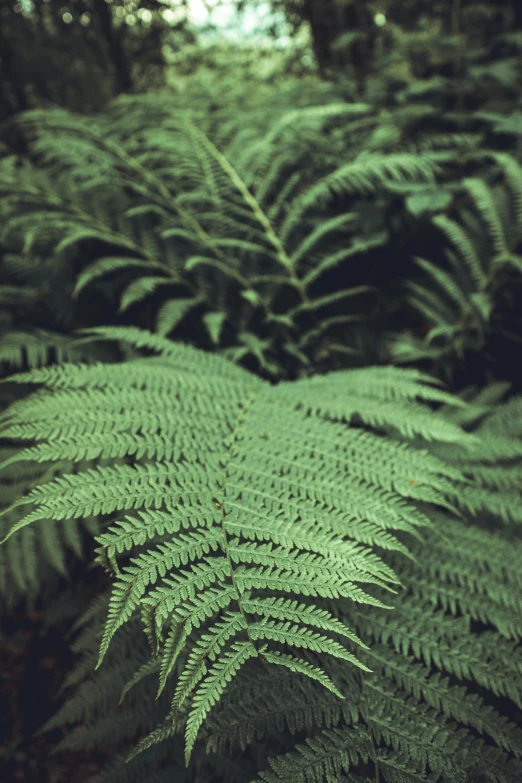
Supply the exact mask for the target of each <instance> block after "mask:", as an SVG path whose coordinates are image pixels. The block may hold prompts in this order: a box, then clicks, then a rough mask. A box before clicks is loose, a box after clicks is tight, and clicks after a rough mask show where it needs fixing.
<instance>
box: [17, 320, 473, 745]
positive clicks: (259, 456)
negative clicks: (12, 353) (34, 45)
mask: <svg viewBox="0 0 522 783" xmlns="http://www.w3.org/2000/svg"><path fill="white" fill-rule="evenodd" d="M91 333H92V335H93V337H94V338H95V339H99V338H105V339H116V338H121V339H123V340H128V341H130V343H131V344H133V345H134V346H136V347H138V346H139V347H142V348H148V349H152V350H153V351H158V352H160V356H159V357H158V358H149V359H133V360H129V361H127V362H125V363H122V364H115V365H102V364H97V365H93V366H85V365H84V366H81V365H79V366H75V365H64V366H61V367H50V368H42V369H38V370H34V371H33V372H32V373H25V374H24V373H22V374H20V375H18V376H15V377H14V378H11V379H10V381H13V380H15V381H18V382H33V383H44V384H45V386H46V387H47V388H46V389H43V390H41V391H39V392H36V393H35V394H33V395H32V396H30V397H29V398H28V399H26V400H21V401H18V402H17V403H15V404H14V405H13V406H12V407H11V408H10V409H8V411H7V412H6V413H5V414H4V416H3V424H4V434H8V435H10V436H11V437H14V436H16V437H17V438H21V439H31V440H36V441H42V442H41V443H39V444H37V445H36V446H33V447H29V448H28V449H27V450H26V451H25V452H24V456H22V457H21V459H26V458H30V459H34V458H36V459H44V457H45V459H49V460H58V459H62V458H63V455H64V454H70V453H71V452H74V451H75V450H76V453H77V454H78V455H79V454H80V453H83V452H84V450H85V448H86V446H87V445H88V454H89V457H90V458H94V456H95V455H97V456H98V458H103V459H106V458H109V459H111V458H112V459H113V458H114V455H115V454H118V455H119V456H127V457H129V456H131V455H132V454H136V450H137V447H138V435H139V437H140V438H141V437H143V433H144V431H146V429H147V427H148V426H150V425H149V424H147V420H150V424H151V425H152V421H153V420H154V424H153V425H152V429H151V430H150V432H151V436H152V435H153V434H154V437H150V439H149V440H148V445H147V450H146V452H145V451H144V449H143V448H141V449H139V454H140V457H139V458H138V459H135V460H134V462H133V464H115V465H104V464H100V465H99V466H98V467H96V468H94V469H89V470H80V471H79V472H78V473H76V474H74V475H71V474H70V475H64V476H61V477H57V478H55V479H54V480H52V481H48V482H47V483H45V484H41V485H39V486H37V487H35V488H34V489H32V490H31V491H30V492H29V493H28V494H27V495H25V496H24V497H22V498H19V499H18V500H16V501H15V502H14V503H13V504H12V505H11V508H12V509H14V508H18V507H19V506H23V505H26V504H29V503H31V504H34V506H35V508H34V510H33V511H31V512H29V514H27V515H26V516H25V517H23V518H22V519H20V520H19V521H18V522H16V523H15V524H14V526H13V527H12V528H11V531H10V532H9V534H8V536H7V538H10V536H11V535H12V534H13V533H15V532H16V531H18V530H22V529H25V528H26V527H27V526H28V525H30V524H31V523H32V522H35V521H37V520H39V519H40V520H41V519H44V518H50V519H53V520H60V519H77V518H81V517H83V516H85V515H89V514H94V515H96V514H99V513H104V514H112V513H113V512H115V511H124V510H129V511H130V510H134V511H135V512H137V513H138V514H139V516H140V517H141V522H140V521H139V520H138V517H137V516H136V517H134V516H127V517H126V518H125V519H124V520H122V521H120V522H118V521H115V522H114V523H113V524H112V525H111V527H110V528H109V530H108V532H107V533H105V534H103V535H102V536H101V537H99V539H98V541H99V544H100V546H101V550H103V551H99V558H100V562H106V563H111V564H112V567H111V568H112V570H113V571H114V588H113V592H112V596H111V599H110V603H109V609H108V618H107V622H106V626H105V631H104V635H103V639H102V643H101V648H100V658H99V662H98V665H99V663H100V662H101V660H102V658H103V657H104V655H105V653H106V652H107V650H108V649H109V645H110V643H111V640H112V639H113V637H114V635H115V634H116V632H117V631H118V629H119V628H121V627H122V626H125V625H126V624H127V623H129V622H131V621H132V619H133V618H134V617H135V615H136V613H137V612H138V611H139V609H140V608H141V609H142V620H143V622H144V625H145V631H146V635H147V637H148V638H149V641H150V643H151V644H152V649H153V654H154V655H155V656H158V658H159V659H161V672H160V692H161V690H162V689H163V688H164V687H165V685H166V683H167V681H168V678H169V675H170V673H171V672H173V670H174V667H175V666H177V659H178V656H179V655H180V654H181V653H182V652H183V651H184V650H185V649H187V650H188V658H187V659H186V661H185V663H184V664H183V668H182V670H181V671H180V674H179V679H178V690H177V694H176V697H175V704H176V706H177V708H182V707H183V706H184V705H185V702H187V704H188V705H190V706H189V712H188V718H187V728H186V755H187V759H188V757H189V755H190V753H191V750H192V748H193V745H194V743H195V741H196V737H197V735H198V733H199V730H200V727H201V725H202V724H203V722H204V721H205V719H206V717H207V715H208V713H209V712H210V710H211V709H212V708H213V706H214V705H215V704H216V702H218V701H219V700H220V699H221V697H222V694H223V691H224V690H225V688H226V686H227V684H228V682H229V681H230V680H231V679H233V678H235V677H236V676H237V672H238V671H239V670H240V669H242V668H243V666H244V664H246V662H247V661H248V660H249V659H253V658H259V657H261V658H262V656H263V655H265V653H268V654H269V655H271V656H272V657H271V658H270V659H269V658H268V657H267V658H266V660H267V661H268V660H270V665H273V664H276V665H278V664H279V665H283V666H285V667H290V668H291V669H292V670H294V671H295V672H296V673H300V674H305V675H308V676H309V677H312V678H314V679H315V680H318V679H319V681H321V682H322V683H323V684H324V685H325V686H327V687H328V679H327V678H326V675H323V674H321V670H320V668H319V669H318V668H317V667H316V666H312V667H310V666H307V665H306V664H305V663H303V662H302V659H301V658H299V657H298V656H290V657H285V656H283V657H279V652H278V648H277V645H280V644H286V645H289V647H290V648H291V649H296V650H297V649H298V648H301V649H302V650H303V651H304V652H306V653H308V652H313V654H314V655H315V654H320V655H321V656H322V655H324V654H325V653H327V654H329V655H331V656H333V657H334V658H337V659H340V660H345V661H348V662H350V663H351V664H355V666H356V667H358V668H361V666H362V667H363V668H364V665H362V664H361V663H360V662H359V661H358V659H357V658H356V657H355V655H354V654H353V653H352V652H351V651H350V650H348V649H345V647H344V646H343V645H341V643H340V642H337V641H335V640H334V639H333V638H331V637H330V636H327V635H326V634H327V633H328V632H330V633H334V634H338V635H340V636H344V637H345V638H347V639H348V641H349V642H351V643H355V644H356V645H359V646H361V644H362V642H361V640H360V639H359V638H358V637H357V636H355V635H353V634H352V633H351V631H350V630H349V629H345V628H344V627H343V626H341V625H338V624H337V622H336V621H335V618H334V617H333V616H331V614H329V613H328V612H325V611H323V610H322V609H321V603H320V602H321V599H333V598H341V597H342V598H344V599H345V600H346V599H350V600H351V601H355V602H356V603H361V602H362V603H364V604H372V605H374V606H376V607H383V606H385V604H384V603H383V602H382V601H381V600H380V599H377V598H376V597H375V596H373V595H372V594H371V593H369V592H367V590H366V589H365V585H370V586H374V587H379V586H380V587H384V588H386V589H388V590H390V589H391V590H393V588H392V587H391V585H393V584H396V583H397V579H396V577H395V576H394V574H393V572H392V571H391V570H390V569H389V567H388V566H387V565H386V564H385V563H384V562H383V561H382V559H381V558H380V557H379V555H378V554H377V553H376V552H373V551H372V548H373V547H376V546H385V548H389V547H390V546H392V547H393V546H395V548H396V549H397V550H400V549H401V547H402V543H401V542H400V541H396V543H395V545H394V544H393V538H394V534H395V535H396V534H397V533H398V532H399V531H410V532H415V531H416V530H417V528H421V527H425V526H426V525H428V524H429V519H428V518H427V516H426V515H425V514H424V513H422V512H421V511H420V509H419V508H417V507H416V502H417V501H419V500H422V501H424V502H427V503H436V504H439V505H442V506H447V505H449V506H451V505H452V504H453V505H454V504H455V498H454V497H453V495H454V491H453V488H452V486H453V485H452V484H451V482H449V481H448V480H447V478H445V477H444V474H447V472H448V471H447V470H446V468H445V466H444V465H443V463H442V462H441V461H438V460H436V459H434V458H433V456H432V455H429V454H427V453H426V452H423V451H421V450H414V453H415V466H416V469H417V471H418V472H420V473H421V474H422V482H421V483H420V484H419V486H416V485H415V483H410V482H409V481H407V480H405V481H402V482H401V481H400V479H399V476H400V472H401V470H403V471H405V473H406V474H407V473H408V472H409V471H410V470H411V469H412V468H413V465H412V464H410V463H405V465H404V467H403V468H401V467H400V464H401V456H404V458H405V459H406V460H408V459H409V457H410V454H409V453H408V454H407V452H408V449H411V448H412V447H408V448H407V449H404V448H396V449H395V452H394V453H395V460H394V464H395V469H396V471H397V475H396V479H393V480H391V481H390V479H391V474H389V475H388V477H386V472H387V471H386V470H384V468H385V466H386V462H385V461H384V460H383V457H382V454H381V452H380V444H381V443H386V439H385V438H384V439H383V437H382V436H379V435H375V434H372V433H369V432H364V431H361V430H359V429H357V428H350V427H347V426H346V423H347V422H350V421H351V419H352V416H354V415H355V414H356V413H357V414H358V415H359V416H360V417H361V418H362V420H363V421H365V422H368V423H369V424H370V426H378V427H381V426H385V427H395V428H397V429H398V430H399V431H401V430H402V431H406V432H407V433H411V434H413V433H415V432H416V431H419V432H421V433H423V434H424V436H425V437H432V438H435V439H439V440H440V439H442V440H448V441H450V442H457V443H463V444H467V443H468V442H469V441H470V438H471V436H469V435H467V434H466V433H464V432H463V431H462V430H460V429H459V428H458V426H456V425H450V423H449V422H446V425H445V424H444V421H443V419H442V418H440V417H439V416H438V415H437V414H436V413H434V412H431V411H429V410H427V409H426V407H425V406H423V405H421V404H420V403H414V402H413V399H414V398H415V397H419V398H420V399H424V400H433V401H437V402H445V403H451V402H455V404H457V403H458V404H462V403H461V402H460V401H458V398H453V397H452V396H451V395H449V394H448V393H446V392H443V391H442V390H439V389H434V388H432V387H429V386H428V385H427V384H426V382H427V381H428V380H429V376H424V375H422V374H421V373H416V372H414V371H401V370H397V369H395V368H389V369H388V370H386V369H384V368H375V369H374V370H371V369H367V370H364V371H354V375H353V376H351V374H350V373H334V374H332V375H331V376H322V377H317V378H311V379H307V380H301V381H298V382H296V383H294V384H291V383H284V384H279V385H278V386H270V385H269V384H267V383H266V382H263V381H261V380H260V379H258V378H255V377H254V376H252V375H250V374H248V373H246V372H245V371H243V370H240V369H239V368H237V367H234V366H233V365H230V364H229V363H228V362H226V361H225V360H223V359H220V358H219V357H216V356H210V355H206V354H204V353H202V352H199V351H196V350H195V349H191V348H189V347H187V346H184V345H180V344H175V343H171V342H169V341H168V340H165V339H164V338H162V337H160V336H158V335H153V334H151V333H147V332H141V331H140V330H137V329H131V328H118V327H116V328H113V329H106V330H104V329H100V328H99V329H94V330H91ZM51 390H52V391H51ZM406 403H407V404H406ZM367 408H369V411H370V412H369V413H368V411H367ZM88 411H90V412H91V414H89V413H88ZM378 411H380V413H378ZM151 412H153V413H152V416H153V419H150V416H151ZM412 412H413V415H412ZM410 418H411V422H410V423H407V422H408V421H410ZM89 422H90V423H89ZM415 422H416V423H415ZM142 428H144V430H143V429H142ZM56 431H59V432H60V437H59V438H56V437H53V435H52V433H53V432H56ZM195 432H199V433H200V435H198V439H197V440H195V439H194V434H195ZM129 435H130V436H131V439H130V440H129ZM158 435H159V437H158ZM163 438H166V439H169V440H170V441H171V443H172V444H173V448H174V452H172V451H169V452H168V453H169V459H170V461H168V460H166V459H165V457H164V456H163V455H164V454H165V447H164V446H162V445H161V443H162V439H163ZM87 440H88V444H87V442H86V441H87ZM145 453H146V454H147V456H146V461H145V462H143V460H144V459H145ZM142 454H143V457H141V455H142ZM319 455H320V461H319ZM358 455H359V456H358ZM406 455H407V456H406ZM139 460H141V461H139ZM366 460H369V462H367V463H366V464H367V465H368V468H367V469H365V468H364V465H365V462H366ZM358 463H360V465H361V470H362V471H363V472H364V471H366V472H365V477H364V478H363V477H362V476H359V475H357V472H355V473H353V471H352V466H357V465H358ZM372 463H374V464H375V469H374V468H373V467H372ZM406 465H407V466H406ZM377 466H378V467H377ZM383 470H384V472H383V474H382V478H381V476H380V472H381V471H383ZM453 475H456V474H455V473H453ZM395 481H397V487H396V486H395ZM384 486H387V487H388V489H385V488H384ZM341 487H342V489H340V488H341ZM140 509H143V510H142V511H140ZM174 511H175V518H174V517H173V512H174ZM4 513H5V512H4ZM174 519H175V520H176V521H175V522H174ZM181 528H184V530H183V531H182V530H181ZM158 534H159V535H165V534H168V537H167V539H166V540H164V542H161V541H157V536H158ZM385 536H388V544H387V545H386V543H385ZM361 540H362V541H364V542H365V543H366V544H367V545H370V548H369V549H368V548H364V547H363V546H362V545H361V544H360V543H358V541H361ZM136 545H140V546H141V545H145V546H146V550H145V551H144V552H142V553H134V547H135V546H136ZM118 555H125V556H126V559H127V562H126V564H124V565H121V566H120V565H119V564H118V563H117V562H116V558H117V556H118ZM281 591H282V592H283V594H284V593H287V594H290V596H292V595H295V596H298V595H302V596H308V597H309V598H308V600H307V602H306V604H305V605H303V604H299V603H298V602H296V601H293V599H291V598H289V599H286V600H287V601H289V602H287V603H285V602H284V601H283V602H279V603H278V602H277V601H276V600H275V598H276V597H277V596H278V595H279V594H280V593H281ZM234 607H237V608H234ZM286 611H288V614H289V616H285V618H284V620H282V619H280V618H281V613H285V615H286ZM290 615H293V619H292V618H291V617H290ZM202 623H203V625H202ZM309 625H311V626H312V628H308V627H307V626H309ZM313 626H315V627H316V628H319V629H320V631H321V632H319V631H318V630H313ZM165 628H166V629H167V637H166V639H165V638H164V631H165ZM274 646H275V648H274ZM265 657H266V656H265ZM325 678H326V679H325ZM331 687H332V688H333V687H334V686H333V684H332V686H331Z"/></svg>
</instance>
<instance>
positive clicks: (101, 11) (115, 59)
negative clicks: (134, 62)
mask: <svg viewBox="0 0 522 783" xmlns="http://www.w3.org/2000/svg"><path fill="white" fill-rule="evenodd" d="M92 5H93V10H94V12H95V14H96V16H97V21H98V25H99V30H100V33H101V35H102V36H103V38H104V40H105V42H106V44H107V57H108V58H109V60H110V61H111V63H112V65H113V68H114V77H115V78H114V82H115V88H116V93H117V94H119V93H120V92H131V90H132V88H133V83H132V76H131V71H130V65H129V63H128V61H127V57H126V56H125V51H124V49H123V35H122V32H121V31H122V30H123V29H124V26H123V25H122V26H121V27H120V29H119V30H118V29H117V28H116V27H115V26H114V25H113V23H112V13H111V9H110V6H109V5H108V4H107V2H106V0H92Z"/></svg>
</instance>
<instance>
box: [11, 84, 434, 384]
mask: <svg viewBox="0 0 522 783" xmlns="http://www.w3.org/2000/svg"><path fill="white" fill-rule="evenodd" d="M123 111H125V112H126V115H127V116H126V117H125V119H123V118H122V112H123ZM368 113H369V107H368V106H366V105H364V104H354V105H351V104H345V103H336V104H332V105H329V106H328V105H327V106H313V107H309V108H305V109H301V110H299V111H297V115H296V111H294V112H290V113H289V114H287V115H283V116H282V117H281V118H280V119H279V122H275V123H273V124H272V126H271V127H270V128H269V129H268V130H267V132H266V133H265V134H264V135H263V136H261V137H259V138H254V139H249V140H248V142H247V143H245V139H244V129H243V128H242V127H239V128H238V127H231V128H229V130H228V131H227V130H226V126H225V128H221V129H220V131H219V132H218V131H217V130H215V131H214V130H213V129H212V128H206V125H208V121H207V122H206V123H205V122H203V120H202V118H201V116H200V115H199V114H198V112H197V111H196V110H188V109H187V110H183V111H180V110H178V109H171V108H168V109H167V108H166V107H165V106H164V105H163V104H161V103H160V102H159V101H158V97H157V96H153V97H149V98H148V99H146V98H144V99H140V100H137V99H135V98H134V99H127V100H126V101H125V100H123V101H120V103H118V104H116V105H115V108H114V112H113V114H114V116H111V115H109V116H108V117H100V118H98V119H97V120H95V121H93V122H92V123H90V125H89V129H86V127H85V123H84V122H83V121H82V120H81V118H78V117H76V116H74V115H71V114H68V113H66V112H63V111H55V112H54V111H53V112H51V111H45V112H30V113H27V114H26V115H24V117H23V118H22V120H21V122H22V124H23V127H24V131H25V133H27V134H28V135H29V137H31V138H32V139H33V141H32V150H33V154H34V156H35V158H36V160H37V161H38V165H42V166H43V167H44V169H45V170H46V171H49V172H50V173H51V174H52V180H50V181H49V182H48V184H47V185H43V184H41V185H29V186H27V187H25V188H24V187H21V186H20V185H19V184H18V183H17V182H16V179H15V178H12V177H11V178H9V176H7V177H6V178H5V179H4V185H3V189H4V193H3V196H4V198H3V204H4V212H5V227H4V237H5V238H6V239H8V238H9V237H12V236H13V232H18V234H20V233H22V234H23V235H24V234H25V237H26V241H25V246H26V250H27V249H30V248H36V247H38V246H39V244H43V245H45V246H46V247H47V251H48V252H49V251H51V252H52V253H53V254H55V255H58V256H63V254H66V255H67V257H69V258H70V260H71V262H72V263H75V262H74V261H73V259H74V257H75V256H78V253H79V248H80V247H81V243H84V242H88V241H90V242H91V243H92V242H94V241H97V242H98V243H101V248H100V246H98V247H97V250H96V255H97V256H98V257H97V258H96V259H95V260H94V261H91V263H89V264H87V265H85V264H83V268H82V269H81V271H80V273H79V275H78V277H77V281H76V287H75V290H74V295H75V296H79V295H80V294H81V292H82V291H83V290H84V289H85V288H86V287H87V286H89V285H90V284H91V283H93V282H99V281H100V280H102V279H106V278H108V279H109V280H112V281H113V282H114V281H116V283H117V290H118V295H119V298H120V312H121V313H123V312H126V311H127V310H128V309H129V308H131V307H132V306H133V305H136V304H139V303H141V302H143V301H144V300H146V299H147V298H149V297H150V296H152V295H155V296H159V297H160V304H159V305H157V307H158V309H157V313H156V314H155V318H154V327H155V330H156V331H157V332H159V333H160V334H164V335H167V334H170V333H172V332H173V331H174V330H175V329H176V328H177V327H178V326H179V325H180V324H181V323H182V322H183V320H184V319H186V318H187V317H190V316H191V314H192V316H193V317H195V318H196V320H198V321H200V322H201V324H202V326H203V327H204V329H205V330H206V332H207V340H209V347H210V346H212V345H214V346H217V347H219V348H221V350H224V351H227V355H228V356H230V357H231V358H234V359H235V360H240V359H242V358H243V357H246V356H251V357H252V359H253V361H254V363H255V366H257V367H261V368H262V369H263V371H264V372H266V373H268V374H269V375H275V376H278V377H280V376H281V374H282V373H283V372H284V371H285V370H284V368H285V367H286V365H293V366H295V367H300V368H305V367H306V366H308V365H310V364H311V363H316V360H317V358H318V357H319V358H320V359H323V360H325V359H327V358H328V356H330V355H333V354H339V353H341V354H346V355H350V354H353V353H356V352H357V348H356V347H355V346H354V345H353V344H352V346H350V344H349V341H347V340H346V339H344V338H345V336H346V334H347V333H348V332H347V330H348V331H349V330H351V329H353V322H354V320H357V318H356V316H355V315H354V312H353V308H352V307H351V305H352V304H353V298H354V297H357V296H360V295H364V294H367V293H368V292H369V291H371V290H372V289H371V288H370V287H367V286H364V285H362V286H361V285H352V286H350V285H349V282H348V284H347V285H346V287H342V288H340V289H339V288H338V289H336V290H334V291H332V290H329V289H328V286H327V287H326V289H324V288H323V287H322V282H323V280H324V277H325V275H328V273H330V272H332V271H333V270H335V269H336V268H338V267H339V266H340V265H341V264H343V263H346V262H348V261H349V260H350V259H357V258H361V257H362V256H363V255H364V254H365V253H367V252H368V251H370V250H372V249H374V248H377V247H381V246H383V244H384V243H385V242H386V239H387V234H386V231H383V230H382V229H377V228H376V229H374V230H372V231H370V232H369V233H368V234H367V235H365V236H361V234H360V232H358V231H357V229H356V227H355V224H354V220H355V218H356V214H355V213H353V214H352V213H350V212H349V211H348V210H347V209H345V210H343V214H342V215H334V216H333V217H332V219H330V220H327V219H322V220H321V221H320V223H319V224H318V225H317V221H316V220H315V218H316V215H315V213H317V211H318V210H319V213H320V212H321V208H322V205H323V206H324V204H325V203H327V202H328V201H329V200H330V199H331V198H332V197H333V196H335V195H339V194H343V195H344V196H347V197H349V198H350V200H351V201H353V200H354V199H356V198H361V197H367V196H368V195H369V194H374V193H375V192H376V190H377V188H378V187H379V186H381V185H382V183H384V182H386V181H389V182H393V181H399V182H402V181H412V180H413V181H418V182H425V183H426V182H428V183H430V182H431V183H432V182H434V176H435V173H436V172H437V171H439V169H440V163H441V161H443V160H445V159H446V157H447V156H446V155H445V154H442V155H441V153H439V152H438V151H436V152H434V151H431V150H429V151H425V152H423V153H419V152H418V151H416V153H415V154H413V153H411V152H405V151H401V150H400V149H399V150H398V151H390V152H387V153H382V152H380V151H379V149H374V150H372V151H371V153H370V154H368V152H367V151H366V152H365V150H364V144H362V143H361V144H359V148H354V150H353V151H352V152H351V153H350V156H349V158H348V161H347V162H346V163H343V164H342V165H341V166H339V165H338V163H339V161H338V160H336V161H335V163H334V161H333V160H329V158H328V156H327V155H324V154H323V152H324V151H323V147H324V143H323V144H322V145H320V144H318V138H319V131H320V128H321V124H324V123H325V122H327V121H328V120H331V119H332V118H333V119H334V120H335V119H336V118H345V117H346V118H348V120H349V121H348V123H347V125H348V129H353V131H354V132H355V131H356V130H357V125H358V124H361V122H364V121H366V125H368V121H369V124H370V127H371V126H375V125H376V124H377V122H378V120H377V119H376V118H374V117H365V116H364V115H365V114H368ZM361 116H362V119H361ZM296 117H297V120H298V121H297V120H296ZM153 120H154V122H153ZM310 120H312V121H313V122H312V126H311V127H312V129H313V130H314V133H311V134H309V137H307V136H306V134H304V138H301V139H300V138H299V132H298V130H299V129H300V128H306V123H307V122H309V121H310ZM294 121H296V124H297V126H298V130H292V133H291V135H290V136H288V131H289V129H291V128H292V124H293V122H294ZM314 123H315V125H314ZM352 126H353V128H352ZM348 129H347V130H346V132H348ZM359 130H360V132H362V133H363V136H364V132H365V128H361V129H359ZM205 131H208V132H205ZM213 137H214V138H213ZM338 146H339V148H340V149H341V146H340V145H339V144H338ZM315 158H317V162H316V163H315V164H313V165H311V161H312V160H314V159H315ZM51 181H52V185H51V184H50V183H51ZM116 208H117V209H116ZM117 213H119V216H117ZM115 276H116V277H115ZM348 305H350V307H349V306H348ZM350 310H351V312H350ZM358 317H359V318H360V317H361V313H359V316H358ZM332 333H335V335H336V338H335V339H332ZM352 343H353V341H352ZM274 359H275V363H274ZM290 374H291V373H290ZM295 374H296V372H295V371H294V376H295Z"/></svg>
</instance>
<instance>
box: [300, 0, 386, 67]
mask: <svg viewBox="0 0 522 783" xmlns="http://www.w3.org/2000/svg"><path fill="white" fill-rule="evenodd" d="M303 17H304V19H306V21H307V22H308V23H309V24H310V28H311V31H312V40H313V48H314V54H315V57H316V59H317V63H318V65H319V69H320V71H321V73H322V74H326V73H328V71H332V70H333V71H335V70H339V69H341V68H345V67H346V66H347V65H351V66H352V67H353V68H354V69H355V71H356V74H357V79H358V81H360V82H364V79H365V77H366V75H367V74H368V72H369V70H370V67H371V60H372V52H373V46H374V39H375V29H374V25H373V19H372V15H371V12H370V11H369V9H368V8H367V6H366V5H365V3H364V0H303ZM350 32H354V33H358V36H357V38H355V39H354V40H353V42H352V43H351V44H349V45H348V46H346V47H342V48H339V49H337V48H336V47H334V46H333V44H334V42H335V41H336V39H338V38H339V37H340V36H341V35H343V33H350Z"/></svg>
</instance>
